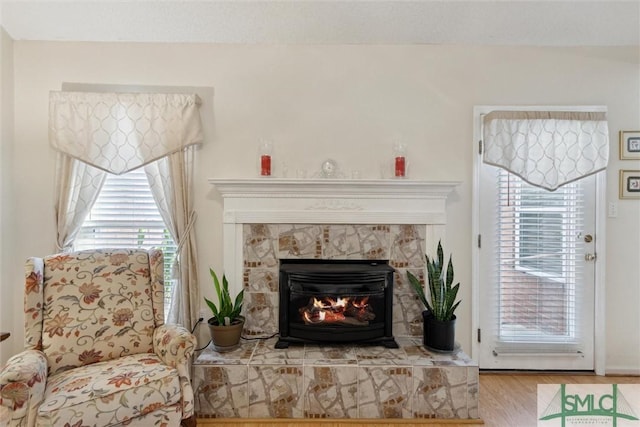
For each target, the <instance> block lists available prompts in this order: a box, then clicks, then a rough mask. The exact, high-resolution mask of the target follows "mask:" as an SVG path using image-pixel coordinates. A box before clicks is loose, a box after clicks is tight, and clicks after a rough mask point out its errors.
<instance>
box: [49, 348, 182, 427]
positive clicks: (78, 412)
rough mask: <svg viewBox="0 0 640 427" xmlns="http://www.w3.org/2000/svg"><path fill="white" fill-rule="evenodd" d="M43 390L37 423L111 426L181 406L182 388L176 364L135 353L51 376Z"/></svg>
mask: <svg viewBox="0 0 640 427" xmlns="http://www.w3.org/2000/svg"><path fill="white" fill-rule="evenodd" d="M45 395H46V396H47V397H46V399H45V401H44V402H43V403H42V404H41V405H40V409H39V410H38V423H39V424H42V425H64V424H65V423H68V424H69V425H79V426H85V425H100V426H111V425H117V424H120V423H124V422H127V421H129V420H131V419H133V418H137V417H139V416H141V415H144V414H147V413H150V412H154V411H156V410H158V409H161V408H164V410H165V411H167V412H168V413H173V412H176V411H177V410H178V411H180V409H181V408H179V406H180V403H181V396H182V391H181V388H180V379H179V376H178V373H177V371H176V369H175V368H171V367H169V366H167V365H165V364H163V363H162V361H161V360H160V358H159V357H158V356H157V355H155V354H136V355H132V356H125V357H121V358H119V359H116V360H113V361H107V362H99V363H94V364H91V365H85V366H82V367H80V368H76V369H71V370H68V371H64V372H61V373H59V374H57V375H54V376H52V377H49V380H48V381H47V389H46V392H45ZM180 412H181V411H180Z"/></svg>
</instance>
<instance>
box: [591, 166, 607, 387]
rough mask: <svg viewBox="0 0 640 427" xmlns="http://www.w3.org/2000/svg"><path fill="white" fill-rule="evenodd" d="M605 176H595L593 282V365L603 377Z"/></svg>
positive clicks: (604, 348) (605, 345)
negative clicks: (594, 256) (594, 259)
mask: <svg viewBox="0 0 640 427" xmlns="http://www.w3.org/2000/svg"><path fill="white" fill-rule="evenodd" d="M606 205H607V174H606V173H600V174H598V175H596V241H595V250H596V254H597V258H596V271H595V276H596V277H595V282H594V286H595V289H594V305H595V307H594V308H593V313H594V318H593V346H594V350H593V352H594V354H593V357H594V359H593V363H594V371H595V373H596V375H605V374H606V373H607V372H606V363H607V359H606V357H607V350H606V348H607V342H606V341H607V335H606V326H607V325H606V317H607V316H606V313H607V306H606V292H605V288H604V284H605V283H606V265H607V253H606V247H607V244H606V242H607V227H606V225H607V207H606Z"/></svg>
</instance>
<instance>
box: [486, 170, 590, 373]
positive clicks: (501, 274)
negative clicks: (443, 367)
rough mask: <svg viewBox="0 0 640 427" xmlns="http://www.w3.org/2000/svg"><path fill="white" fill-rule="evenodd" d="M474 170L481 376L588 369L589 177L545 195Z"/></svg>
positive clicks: (505, 176)
mask: <svg viewBox="0 0 640 427" xmlns="http://www.w3.org/2000/svg"><path fill="white" fill-rule="evenodd" d="M477 165H478V168H479V169H478V180H479V183H478V184H479V185H478V186H477V188H479V194H478V195H479V197H478V205H479V210H478V213H479V218H478V229H479V231H480V233H479V236H478V244H479V249H478V258H477V259H478V268H477V271H478V273H477V274H478V279H479V297H478V301H479V331H478V340H479V357H478V359H479V365H480V368H481V369H532V370H536V369H544V370H593V369H594V313H595V311H594V307H595V268H596V262H597V258H596V255H595V247H596V246H595V243H596V238H597V236H596V233H595V231H596V230H595V224H596V222H595V212H596V208H595V206H596V181H597V180H596V177H595V176H594V175H592V176H589V177H586V178H583V179H581V180H578V181H575V182H573V183H570V184H567V185H565V186H562V187H561V188H559V189H557V190H556V191H553V192H551V191H547V190H544V189H540V188H537V187H534V186H531V185H529V184H527V183H526V182H524V181H523V180H522V179H520V178H518V177H517V176H515V175H513V174H511V173H509V172H506V171H505V170H503V169H501V168H497V167H495V166H490V165H485V164H483V163H482V162H481V161H480V160H479V161H478V163H477Z"/></svg>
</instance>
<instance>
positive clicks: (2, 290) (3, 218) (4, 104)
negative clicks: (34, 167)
mask: <svg viewBox="0 0 640 427" xmlns="http://www.w3.org/2000/svg"><path fill="white" fill-rule="evenodd" d="M12 161H13V40H11V38H10V37H9V35H8V34H7V33H6V32H5V31H4V29H2V28H0V331H3V332H13V331H14V328H13V321H12V318H13V317H14V315H15V314H14V313H15V311H14V308H13V307H14V304H13V298H12V292H13V290H12V285H11V282H12V280H13V276H12V275H11V269H10V268H8V266H9V265H11V263H13V262H14V259H13V257H12V256H11V255H10V254H11V250H12V246H13V244H14V241H15V239H14V233H13V230H14V227H13V218H14V215H13V212H14V211H13V193H12V185H11V179H12V173H11V171H12V166H11V165H12ZM19 339H20V338H19V337H16V336H15V335H14V334H12V336H11V337H10V338H9V341H5V342H3V343H2V344H0V363H2V362H4V361H5V360H6V359H7V358H8V357H9V356H10V355H11V353H12V351H11V349H12V348H15V343H16V342H17V340H19Z"/></svg>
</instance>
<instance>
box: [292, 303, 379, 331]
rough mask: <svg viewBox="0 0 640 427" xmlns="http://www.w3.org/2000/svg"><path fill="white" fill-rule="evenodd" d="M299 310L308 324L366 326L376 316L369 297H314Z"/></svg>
mask: <svg viewBox="0 0 640 427" xmlns="http://www.w3.org/2000/svg"><path fill="white" fill-rule="evenodd" d="M299 311H300V314H301V316H302V320H303V321H304V323H306V324H308V325H318V324H345V325H352V326H366V325H368V324H369V322H370V321H372V320H373V319H375V317H376V316H375V314H374V312H373V309H372V308H371V306H370V305H369V297H359V298H356V297H324V298H320V299H318V298H316V297H312V298H310V299H309V303H308V304H307V305H306V306H304V307H302V308H300V310H299Z"/></svg>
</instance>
